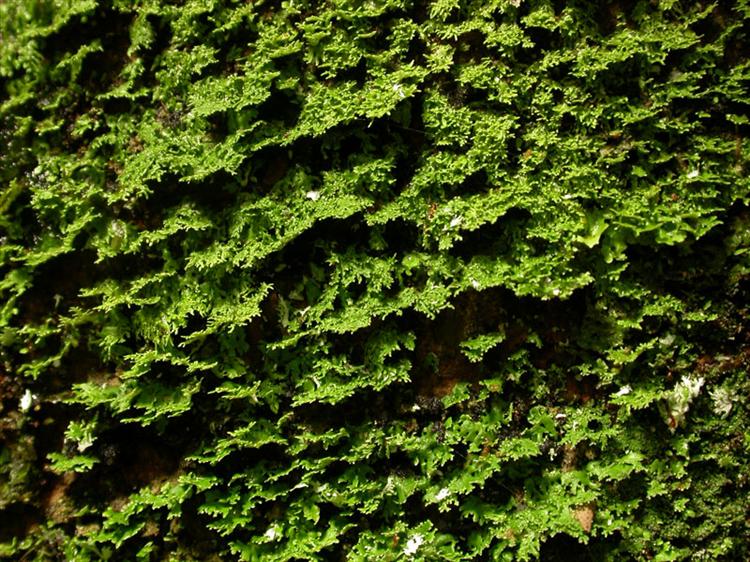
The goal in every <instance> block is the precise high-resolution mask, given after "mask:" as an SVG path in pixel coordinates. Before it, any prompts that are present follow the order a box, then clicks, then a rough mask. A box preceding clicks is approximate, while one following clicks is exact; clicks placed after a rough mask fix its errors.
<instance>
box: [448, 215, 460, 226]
mask: <svg viewBox="0 0 750 562" xmlns="http://www.w3.org/2000/svg"><path fill="white" fill-rule="evenodd" d="M462 222H463V219H462V218H461V217H453V218H452V219H451V222H450V224H449V225H448V226H449V227H450V228H456V227H457V226H459V225H460V224H461V223H462Z"/></svg>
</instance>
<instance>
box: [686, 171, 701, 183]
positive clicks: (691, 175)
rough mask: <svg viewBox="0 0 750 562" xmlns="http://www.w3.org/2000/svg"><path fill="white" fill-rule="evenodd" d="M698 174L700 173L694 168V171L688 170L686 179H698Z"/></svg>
mask: <svg viewBox="0 0 750 562" xmlns="http://www.w3.org/2000/svg"><path fill="white" fill-rule="evenodd" d="M698 174H700V171H699V170H698V169H697V168H696V169H695V170H690V171H689V172H688V175H687V177H688V178H690V179H691V180H692V179H694V178H697V177H698Z"/></svg>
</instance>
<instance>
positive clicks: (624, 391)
mask: <svg viewBox="0 0 750 562" xmlns="http://www.w3.org/2000/svg"><path fill="white" fill-rule="evenodd" d="M631 392H633V389H632V388H631V386H630V385H629V384H626V385H625V386H623V387H622V388H621V389H620V390H618V391H617V392H615V396H626V395H628V394H630V393H631Z"/></svg>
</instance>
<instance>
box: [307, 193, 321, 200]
mask: <svg viewBox="0 0 750 562" xmlns="http://www.w3.org/2000/svg"><path fill="white" fill-rule="evenodd" d="M305 197H307V198H308V199H309V200H310V201H317V200H318V199H320V191H308V192H307V193H305Z"/></svg>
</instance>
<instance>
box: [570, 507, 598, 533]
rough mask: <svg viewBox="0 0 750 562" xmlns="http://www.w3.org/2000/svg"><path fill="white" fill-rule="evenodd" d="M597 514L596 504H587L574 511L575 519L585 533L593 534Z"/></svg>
mask: <svg viewBox="0 0 750 562" xmlns="http://www.w3.org/2000/svg"><path fill="white" fill-rule="evenodd" d="M595 513H596V504H595V503H594V502H590V503H587V504H585V505H582V506H579V507H576V508H575V509H574V510H573V518H574V519H575V520H576V521H578V524H579V525H580V526H581V529H583V531H584V532H585V533H590V532H591V527H592V526H593V524H594V515H595Z"/></svg>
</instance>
